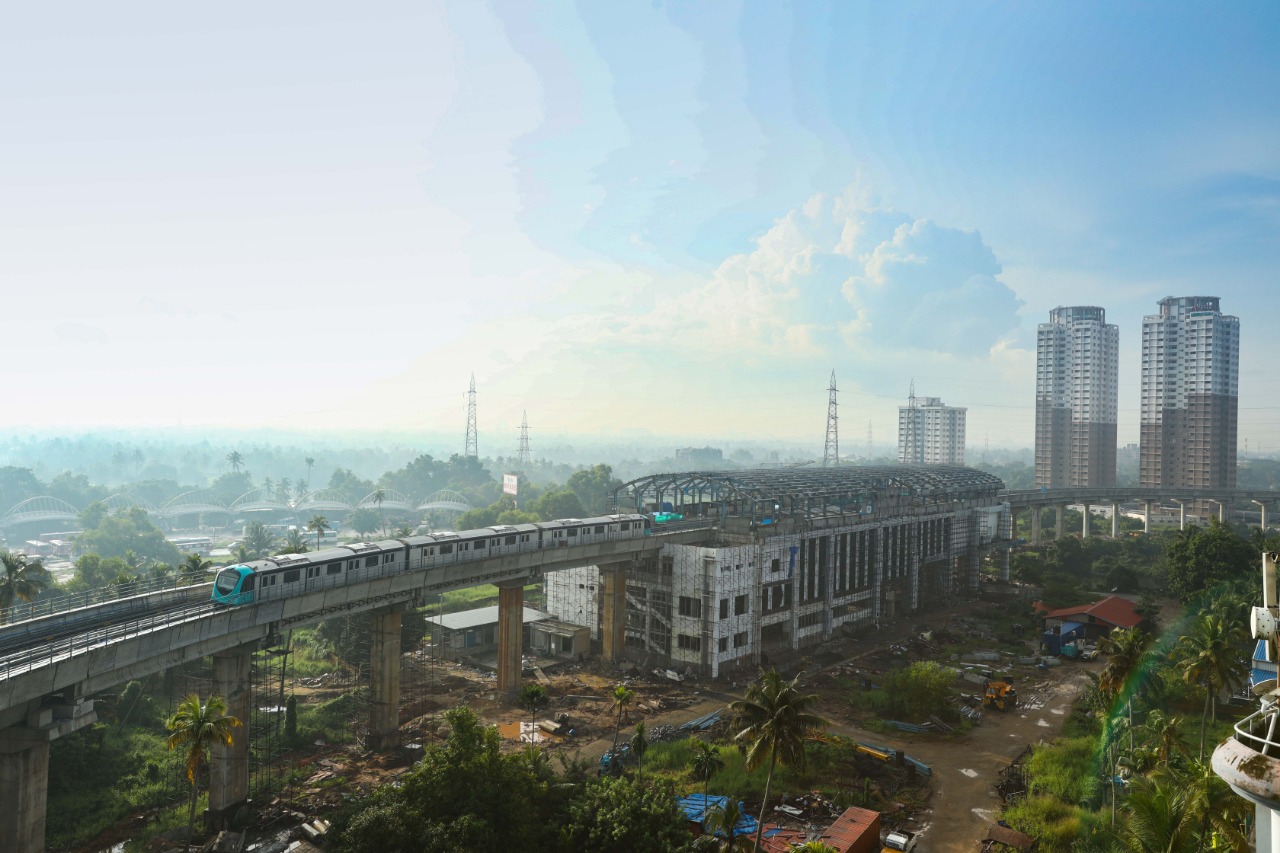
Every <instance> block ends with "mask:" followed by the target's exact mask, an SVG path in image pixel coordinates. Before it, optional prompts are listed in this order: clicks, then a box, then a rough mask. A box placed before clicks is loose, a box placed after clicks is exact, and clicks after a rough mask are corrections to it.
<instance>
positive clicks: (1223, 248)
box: [0, 2, 1280, 452]
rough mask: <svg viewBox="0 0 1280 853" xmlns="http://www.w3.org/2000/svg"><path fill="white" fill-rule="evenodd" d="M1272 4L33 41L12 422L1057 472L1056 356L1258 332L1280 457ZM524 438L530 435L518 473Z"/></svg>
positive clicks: (383, 25) (27, 13)
mask: <svg viewBox="0 0 1280 853" xmlns="http://www.w3.org/2000/svg"><path fill="white" fill-rule="evenodd" d="M1276 44H1280V6H1278V5H1277V4H1274V3H1234V4H1208V3H1204V4H1180V3H1166V2H1161V3H1126V4H1115V3H1101V2H1099V3H1057V4H1050V3H1035V4H1032V3H969V2H965V3H959V2H957V3H941V2H927V3H925V2H920V3H879V2H867V3H858V2H830V3H821V2H805V3H795V4H783V3H743V4H737V3H727V2H712V3H666V2H649V3H626V2H621V3H582V4H577V5H575V4H569V3H543V4H528V3H495V4H481V3H475V2H457V3H454V2H442V3H407V2H406V3H397V2H383V3H378V2H370V3H363V4H346V3H315V2H308V3H301V2H297V3H291V2H278V3H271V4H248V3H234V2H233V3H226V4H220V5H219V6H217V7H216V8H215V7H204V8H199V7H187V6H179V5H174V4H168V3H160V2H152V3H145V2H139V3H131V4H125V5H123V6H120V5H117V6H112V7H110V8H107V7H104V6H103V5H102V4H90V3H83V4H79V5H75V4H72V5H71V6H58V7H56V8H54V7H45V6H41V5H40V4H27V5H26V6H11V7H10V8H8V9H6V10H5V11H4V12H3V13H0V130H2V131H3V132H2V133H0V285H2V291H0V292H2V294H3V303H0V304H3V306H4V309H5V315H6V319H7V322H6V324H5V336H4V343H5V350H6V358H5V359H4V360H3V364H2V365H0V382H2V383H3V386H2V387H4V389H5V391H6V394H5V398H6V400H7V401H8V403H9V405H8V406H7V407H5V409H4V410H3V411H2V412H0V425H9V424H13V425H19V424H32V425H46V426H56V427H64V428H79V427H82V426H88V425H94V424H114V425H125V426H157V427H165V426H172V425H177V424H179V423H181V424H184V425H187V426H193V425H198V424H218V425H224V426H227V425H230V426H235V425H244V426H251V427H255V428H257V427H301V428H310V429H315V428H331V427H332V428H341V429H357V430H358V429H370V430H372V429H382V428H395V429H405V428H413V427H421V428H423V429H429V430H432V431H439V430H445V431H447V430H449V429H450V428H451V427H452V426H453V425H454V424H456V426H457V429H458V431H459V433H461V429H462V423H463V420H462V417H463V414H462V412H463V410H462V406H463V391H465V388H466V385H467V381H468V377H469V374H470V373H471V372H473V371H474V372H475V374H476V378H477V383H478V385H479V387H480V391H481V406H482V408H481V418H480V421H481V424H480V425H481V429H482V431H484V432H489V434H490V435H491V436H492V437H493V438H492V440H490V441H489V442H487V444H488V445H489V446H490V447H493V448H494V450H495V452H500V448H501V445H502V436H507V435H509V436H510V437H511V442H510V443H511V444H512V446H513V447H514V442H515V433H516V426H517V425H518V423H519V421H520V416H521V412H522V411H524V410H527V411H528V413H529V421H530V424H531V425H533V426H534V427H535V436H536V435H537V434H538V433H541V434H543V435H556V434H575V433H576V434H589V435H593V436H595V435H618V436H625V435H631V434H642V433H648V434H652V435H656V436H665V435H670V436H679V437H688V438H704V439H705V440H707V441H710V442H714V441H716V440H721V439H725V438H769V437H780V438H786V439H788V440H805V439H808V438H811V439H812V441H813V444H814V445H815V446H820V444H821V441H822V438H823V435H824V419H825V414H826V394H825V388H826V383H827V377H828V375H829V373H830V371H831V370H832V368H834V369H835V370H836V372H837V375H838V377H839V381H840V388H841V402H842V407H841V409H842V411H841V414H842V418H843V424H842V425H843V426H844V429H843V432H844V435H845V443H846V445H853V444H862V443H863V442H864V441H865V436H866V429H867V425H868V424H870V425H871V427H872V428H873V430H874V432H875V435H876V439H877V442H878V443H879V442H888V441H891V440H892V439H893V437H894V430H895V428H896V408H895V407H896V406H897V405H898V404H899V403H900V402H902V399H903V398H904V397H905V394H906V390H907V386H908V383H909V382H910V381H911V380H912V379H913V378H914V380H915V384H916V389H917V392H918V393H920V394H924V395H932V396H941V397H942V398H943V399H944V401H946V402H948V403H950V404H953V405H965V406H968V407H969V439H970V445H971V447H978V446H980V445H981V443H982V442H983V441H984V440H989V441H990V443H991V445H992V446H1012V447H1019V446H1029V445H1030V444H1031V442H1032V423H1033V394H1034V376H1033V373H1032V367H1033V361H1034V351H1033V349H1034V335H1035V326H1036V324H1037V323H1039V322H1041V321H1043V320H1044V319H1046V318H1047V314H1048V310H1049V309H1050V308H1052V307H1054V306H1055V305H1060V304H1098V305H1102V306H1104V307H1105V308H1106V309H1107V314H1108V319H1109V320H1111V322H1114V323H1117V324H1118V325H1119V326H1120V335H1121V346H1122V358H1121V367H1120V369H1121V377H1120V380H1121V400H1120V406H1121V415H1120V425H1119V433H1120V440H1121V441H1122V442H1127V441H1136V440H1137V432H1138V430H1137V426H1138V400H1137V384H1138V369H1139V364H1138V341H1139V330H1140V324H1141V318H1142V316H1143V315H1144V314H1146V313H1151V312H1153V311H1154V310H1155V305H1156V300H1158V299H1159V298H1161V297H1163V296H1169V295H1192V294H1205V295H1217V296H1221V297H1222V300H1223V302H1222V304H1223V308H1224V311H1226V312H1228V313H1234V314H1237V315H1238V316H1240V317H1241V321H1242V350H1243V351H1242V359H1241V361H1242V370H1241V385H1240V395H1241V403H1240V406H1241V415H1240V439H1241V445H1242V446H1243V444H1244V442H1245V440H1246V439H1248V440H1249V442H1250V446H1251V449H1255V450H1256V448H1258V447H1259V446H1261V447H1262V449H1263V450H1264V451H1270V450H1275V451H1280V428H1277V427H1275V426H1273V425H1272V424H1273V422H1274V421H1275V420H1276V417H1275V416H1276V414H1277V413H1278V412H1280V404H1273V403H1272V400H1273V397H1274V396H1275V394H1276V392H1277V391H1280V381H1278V380H1277V378H1276V377H1275V376H1274V375H1273V371H1272V370H1271V368H1270V367H1269V365H1273V364H1275V363H1277V360H1278V359H1280V348H1278V347H1277V344H1276V343H1274V342H1273V339H1274V338H1275V336H1274V335H1272V334H1271V326H1272V323H1271V322H1270V321H1269V320H1268V318H1269V317H1274V316H1277V314H1278V313H1280V312H1278V311H1277V309H1280V294H1278V293H1277V288H1276V287H1275V281H1276V271H1277V270H1278V269H1280V263H1278V262H1280V51H1277V50H1276V49H1275V45H1276ZM494 445H498V446H497V447H495V446H494Z"/></svg>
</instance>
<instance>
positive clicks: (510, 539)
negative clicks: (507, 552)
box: [507, 536, 516, 545]
mask: <svg viewBox="0 0 1280 853" xmlns="http://www.w3.org/2000/svg"><path fill="white" fill-rule="evenodd" d="M507 544H508V545H514V544H516V537H514V536H508V537H507Z"/></svg>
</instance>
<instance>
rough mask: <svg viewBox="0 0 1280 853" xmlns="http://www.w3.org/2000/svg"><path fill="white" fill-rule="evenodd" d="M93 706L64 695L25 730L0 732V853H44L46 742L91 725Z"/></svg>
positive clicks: (43, 708)
mask: <svg viewBox="0 0 1280 853" xmlns="http://www.w3.org/2000/svg"><path fill="white" fill-rule="evenodd" d="M97 719H98V713H97V712H96V711H94V710H93V702H92V701H89V702H83V701H75V700H72V699H70V698H68V697H66V696H62V697H58V698H57V700H55V701H54V702H49V703H44V704H41V705H40V706H39V707H38V708H37V709H36V710H34V711H32V712H30V713H29V714H28V715H27V724H26V725H25V726H12V727H10V728H7V729H0V850H3V851H4V853H44V827H45V807H46V805H47V803H48V798H49V744H50V743H51V742H52V741H54V740H55V739H57V738H59V737H61V736H63V735H67V734H70V733H72V732H74V731H76V730H77V729H81V728H83V727H85V726H87V725H89V724H90V723H93V722H96V721H97Z"/></svg>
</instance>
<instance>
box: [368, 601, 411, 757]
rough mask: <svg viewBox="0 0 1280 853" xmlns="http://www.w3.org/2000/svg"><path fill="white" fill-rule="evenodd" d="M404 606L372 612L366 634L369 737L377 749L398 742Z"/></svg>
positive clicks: (371, 746) (381, 749) (371, 745)
mask: <svg viewBox="0 0 1280 853" xmlns="http://www.w3.org/2000/svg"><path fill="white" fill-rule="evenodd" d="M403 620H404V614H403V608H402V607H401V606H399V605H397V606H395V607H393V608H392V609H390V610H386V611H380V612H376V613H374V614H373V625H372V627H371V628H370V632H371V633H370V637H369V696H370V699H371V700H372V701H371V704H370V706H369V738H368V741H367V743H366V746H368V747H369V748H370V749H373V750H377V751H379V752H381V751H385V750H388V749H395V748H396V747H397V746H399V745H400V629H401V627H402V625H403Z"/></svg>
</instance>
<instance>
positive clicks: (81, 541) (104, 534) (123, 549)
mask: <svg viewBox="0 0 1280 853" xmlns="http://www.w3.org/2000/svg"><path fill="white" fill-rule="evenodd" d="M76 552H77V553H78V554H97V555H99V556H101V557H125V556H127V555H128V554H129V552H133V553H134V554H135V555H136V556H137V557H140V558H142V559H144V560H150V561H153V562H157V563H168V564H169V565H175V564H177V563H179V562H181V561H182V555H181V554H180V553H178V549H177V548H175V547H174V546H173V545H172V544H171V543H170V542H169V541H168V540H167V539H165V538H164V532H163V531H161V530H160V528H158V527H156V526H155V525H154V524H152V523H151V519H149V518H147V513H146V512H145V511H144V510H141V509H139V508H138V507H133V508H131V509H127V510H125V511H123V512H119V513H116V514H114V515H103V516H102V517H101V518H100V519H99V521H98V524H97V525H96V526H94V527H86V528H85V530H84V532H82V533H81V534H80V535H79V536H78V537H77V538H76Z"/></svg>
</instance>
